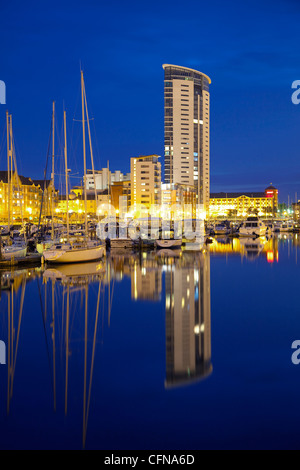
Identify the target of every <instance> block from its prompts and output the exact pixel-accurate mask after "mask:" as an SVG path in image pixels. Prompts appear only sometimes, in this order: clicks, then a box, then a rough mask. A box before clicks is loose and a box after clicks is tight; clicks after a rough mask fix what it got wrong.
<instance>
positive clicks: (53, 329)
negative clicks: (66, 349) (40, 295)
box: [52, 280, 56, 412]
mask: <svg viewBox="0 0 300 470" xmlns="http://www.w3.org/2000/svg"><path fill="white" fill-rule="evenodd" d="M54 294H55V281H54V280H53V281H52V343H53V402H54V404H53V406H54V411H55V412H56V353H55V297H54Z"/></svg>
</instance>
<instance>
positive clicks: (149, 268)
mask: <svg viewBox="0 0 300 470" xmlns="http://www.w3.org/2000/svg"><path fill="white" fill-rule="evenodd" d="M161 292H162V270H161V269H160V268H158V267H157V264H156V265H153V263H152V264H148V265H147V264H146V263H143V265H142V266H140V265H139V264H138V263H135V266H134V269H133V270H132V272H131V297H132V299H134V300H138V299H139V300H151V301H154V302H157V301H159V300H160V298H161Z"/></svg>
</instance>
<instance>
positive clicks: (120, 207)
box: [110, 181, 131, 216]
mask: <svg viewBox="0 0 300 470" xmlns="http://www.w3.org/2000/svg"><path fill="white" fill-rule="evenodd" d="M110 189H111V204H112V206H113V207H114V208H115V211H116V214H117V215H119V214H120V215H123V216H125V215H126V214H128V212H129V209H130V205H131V182H130V181H120V182H116V183H112V185H111V188H110Z"/></svg>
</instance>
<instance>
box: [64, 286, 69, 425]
mask: <svg viewBox="0 0 300 470" xmlns="http://www.w3.org/2000/svg"><path fill="white" fill-rule="evenodd" d="M69 323H70V285H69V284H68V286H67V318H66V381H65V415H66V416H67V414H68V381H69Z"/></svg>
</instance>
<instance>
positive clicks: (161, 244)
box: [156, 240, 182, 249]
mask: <svg viewBox="0 0 300 470" xmlns="http://www.w3.org/2000/svg"><path fill="white" fill-rule="evenodd" d="M181 245H182V240H156V246H157V248H158V249H176V248H177V249H178V248H180V247H181Z"/></svg>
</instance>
